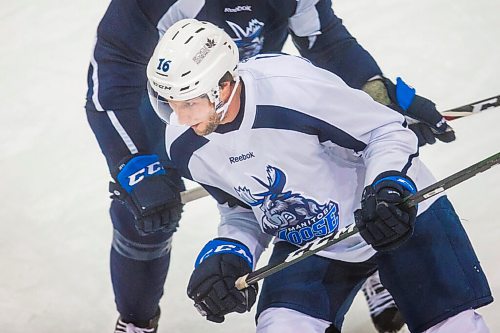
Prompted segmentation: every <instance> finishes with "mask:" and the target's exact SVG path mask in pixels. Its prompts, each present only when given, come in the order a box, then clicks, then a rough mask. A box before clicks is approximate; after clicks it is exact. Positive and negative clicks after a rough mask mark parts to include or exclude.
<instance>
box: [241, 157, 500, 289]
mask: <svg viewBox="0 0 500 333" xmlns="http://www.w3.org/2000/svg"><path fill="white" fill-rule="evenodd" d="M496 164H500V152H499V153H496V154H494V155H492V156H490V157H488V158H486V159H484V160H482V161H480V162H478V163H476V164H474V165H471V166H470V167H468V168H465V169H463V170H461V171H458V172H457V173H454V174H453V175H451V176H449V177H447V178H445V179H443V180H441V181H438V182H436V183H434V184H432V185H430V186H428V187H426V188H424V189H423V190H420V191H418V192H417V193H415V194H414V195H410V196H408V197H406V198H405V199H404V201H403V203H402V204H403V205H407V206H408V207H413V206H415V205H416V204H418V203H419V202H422V201H424V200H427V199H429V198H431V197H433V196H435V195H436V194H438V193H441V192H443V191H444V190H446V189H449V188H450V187H453V186H455V185H457V184H460V183H461V182H463V181H465V180H467V179H469V178H471V177H474V176H475V175H477V174H478V173H480V172H483V171H486V170H488V169H489V168H491V167H493V166H494V165H496ZM358 212H359V210H357V211H356V212H354V217H355V219H357V218H359V213H358ZM358 232H359V230H358V228H357V227H356V224H355V223H352V224H350V225H348V226H346V227H344V228H342V229H340V230H338V231H337V232H336V233H334V234H331V235H327V236H325V237H322V238H318V239H316V240H314V241H312V242H309V243H306V244H304V245H303V246H301V247H299V248H298V249H297V250H295V251H293V252H291V253H290V254H288V256H287V257H286V259H285V260H284V261H283V262H281V263H279V264H276V265H267V266H264V267H262V268H260V269H258V270H256V271H253V272H251V273H249V274H247V275H244V276H242V277H240V278H238V280H236V282H235V285H236V288H238V289H239V290H242V289H245V288H247V287H248V286H249V285H250V284H253V283H256V282H258V281H260V280H262V279H264V278H265V277H267V276H269V275H271V274H273V273H276V272H278V271H281V270H282V269H284V268H286V267H288V266H290V265H293V264H295V263H297V262H299V261H301V260H304V259H306V258H307V257H310V256H312V255H313V254H315V253H317V252H319V251H321V250H323V249H325V248H327V247H329V246H331V245H333V244H335V243H338V242H340V241H341V240H343V239H345V238H347V237H350V236H352V235H354V234H356V233H358Z"/></svg>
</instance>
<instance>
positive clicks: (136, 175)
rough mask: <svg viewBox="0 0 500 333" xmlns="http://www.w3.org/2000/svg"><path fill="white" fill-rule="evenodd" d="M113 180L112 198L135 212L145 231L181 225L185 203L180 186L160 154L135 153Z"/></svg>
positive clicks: (144, 232)
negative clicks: (165, 165) (182, 201)
mask: <svg viewBox="0 0 500 333" xmlns="http://www.w3.org/2000/svg"><path fill="white" fill-rule="evenodd" d="M112 176H113V178H114V179H115V181H116V183H115V182H110V183H109V191H110V192H111V198H113V199H117V200H119V201H121V202H122V203H123V204H124V205H125V206H126V207H127V208H128V209H129V210H130V212H132V214H133V215H134V218H135V222H136V224H135V227H136V228H137V230H139V232H141V233H143V234H149V233H152V232H156V231H159V230H162V231H164V232H174V231H175V230H176V229H177V227H178V226H179V220H180V218H181V213H182V206H183V205H182V203H181V197H180V190H179V188H178V187H177V186H176V185H175V184H174V183H173V182H172V181H171V180H170V179H169V177H168V176H167V171H166V170H165V169H164V168H163V166H162V165H161V163H160V161H159V160H158V156H157V155H133V156H131V157H128V158H126V159H125V160H124V161H123V162H122V163H120V164H119V166H118V168H117V169H116V171H115V172H114V173H113V175H112Z"/></svg>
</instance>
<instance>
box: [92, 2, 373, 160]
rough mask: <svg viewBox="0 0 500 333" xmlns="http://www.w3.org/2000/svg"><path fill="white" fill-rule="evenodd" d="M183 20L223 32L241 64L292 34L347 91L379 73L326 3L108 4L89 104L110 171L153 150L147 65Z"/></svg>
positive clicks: (303, 52) (280, 44)
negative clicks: (144, 110) (145, 114)
mask: <svg viewBox="0 0 500 333" xmlns="http://www.w3.org/2000/svg"><path fill="white" fill-rule="evenodd" d="M183 18H196V19H199V20H204V21H210V22H212V23H214V24H216V25H217V26H219V27H221V28H223V29H224V30H225V31H226V32H227V33H228V34H229V35H230V36H231V37H232V38H233V39H234V40H235V42H236V44H237V45H238V48H239V50H240V57H241V58H242V59H243V58H248V57H251V56H254V55H256V54H258V53H270V52H273V53H275V52H279V51H281V48H282V47H283V44H284V42H285V40H286V38H287V37H288V35H291V37H292V39H293V42H294V44H295V46H296V47H297V49H298V50H299V52H300V54H301V55H302V56H304V57H306V58H308V59H309V60H310V61H311V62H312V63H313V64H315V65H317V66H319V67H322V68H325V69H327V70H329V71H331V72H333V73H335V74H337V75H338V76H340V77H341V78H342V79H343V80H344V81H345V82H346V83H347V84H349V85H350V86H351V87H354V88H360V87H361V86H362V85H363V84H364V83H365V82H366V81H367V80H368V79H369V78H371V77H373V76H376V75H380V74H381V70H380V68H379V67H378V65H377V64H376V62H375V60H374V59H373V58H372V57H371V56H370V54H369V53H368V52H366V51H365V50H364V49H363V48H362V47H361V46H360V45H359V44H358V43H357V41H356V39H355V38H353V37H352V36H351V35H350V34H349V32H348V31H347V30H346V28H345V27H344V26H343V24H342V21H341V20H340V19H339V18H338V17H336V16H335V14H334V12H333V10H332V8H331V1H330V0H259V1H257V0H246V1H243V0H205V1H204V0H177V1H174V0H148V1H144V0H143V1H141V0H113V1H111V3H110V5H109V7H108V9H107V11H106V13H105V15H104V17H103V18H102V20H101V22H100V23H99V26H98V28H97V38H96V44H95V49H94V51H93V54H92V59H91V64H90V67H89V72H88V92H87V103H86V109H87V114H88V120H89V123H90V125H91V127H92V129H93V131H94V133H95V134H96V137H97V140H98V142H99V144H100V147H101V150H102V151H103V153H104V155H105V156H106V158H107V162H108V165H109V167H110V168H112V167H114V166H116V165H117V164H118V163H119V161H120V160H121V159H123V158H124V157H126V156H128V155H130V154H135V153H138V152H142V153H151V151H152V149H153V148H152V147H150V143H149V142H150V141H151V140H149V139H148V137H147V131H146V127H149V126H150V124H147V125H145V124H146V123H147V122H146V121H145V120H144V119H143V118H142V117H141V115H140V112H138V109H139V108H140V107H141V103H143V97H144V94H145V87H146V82H147V78H146V65H147V63H148V61H149V58H150V57H151V55H152V53H153V50H154V48H155V46H156V44H157V43H158V40H159V38H160V37H161V36H162V34H163V33H164V32H165V31H166V30H167V29H168V28H169V27H170V26H171V25H172V24H173V23H175V22H176V21H178V20H180V19H183ZM94 111H100V112H94Z"/></svg>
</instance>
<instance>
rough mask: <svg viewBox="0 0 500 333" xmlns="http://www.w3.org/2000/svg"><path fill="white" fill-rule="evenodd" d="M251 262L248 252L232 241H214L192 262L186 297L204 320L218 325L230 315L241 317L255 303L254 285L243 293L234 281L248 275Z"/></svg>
mask: <svg viewBox="0 0 500 333" xmlns="http://www.w3.org/2000/svg"><path fill="white" fill-rule="evenodd" d="M252 267H253V258H252V254H251V253H250V251H249V250H248V248H247V247H246V246H245V245H244V244H242V243H240V242H238V241H236V240H232V239H228V238H216V239H214V240H212V241H210V242H208V243H207V244H206V245H205V247H204V248H203V249H202V250H201V252H200V254H199V255H198V258H197V259H196V264H195V269H194V271H193V273H192V274H191V278H190V279H189V284H188V288H187V294H188V296H189V298H191V299H192V300H193V301H194V306H195V307H196V309H197V310H198V312H200V314H201V315H202V316H205V317H207V320H210V321H213V322H216V323H222V322H223V321H224V316H225V315H226V314H228V313H231V312H238V313H244V312H245V311H250V308H251V307H252V305H253V304H254V303H255V300H256V299H257V291H258V286H257V284H254V285H251V286H250V287H248V288H246V289H244V290H238V289H236V287H235V285H234V284H235V282H236V280H237V279H238V278H239V277H240V276H243V275H245V274H247V273H249V272H251V271H252Z"/></svg>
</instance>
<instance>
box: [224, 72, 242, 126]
mask: <svg viewBox="0 0 500 333" xmlns="http://www.w3.org/2000/svg"><path fill="white" fill-rule="evenodd" d="M233 84H234V83H233ZM242 86H243V81H240V84H239V85H238V87H237V88H236V92H235V93H234V97H233V100H232V101H231V103H230V104H229V107H228V109H227V113H226V116H225V117H224V119H222V121H221V122H220V123H221V124H228V123H230V122H232V121H233V120H234V119H236V116H237V115H238V112H239V110H240V103H241V89H242ZM232 88H233V87H232V86H231V89H232Z"/></svg>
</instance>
